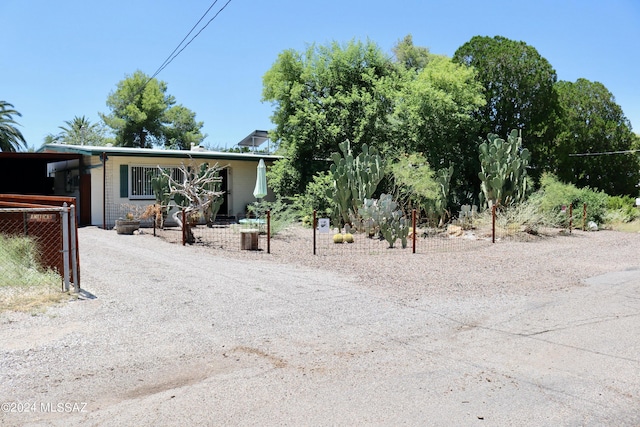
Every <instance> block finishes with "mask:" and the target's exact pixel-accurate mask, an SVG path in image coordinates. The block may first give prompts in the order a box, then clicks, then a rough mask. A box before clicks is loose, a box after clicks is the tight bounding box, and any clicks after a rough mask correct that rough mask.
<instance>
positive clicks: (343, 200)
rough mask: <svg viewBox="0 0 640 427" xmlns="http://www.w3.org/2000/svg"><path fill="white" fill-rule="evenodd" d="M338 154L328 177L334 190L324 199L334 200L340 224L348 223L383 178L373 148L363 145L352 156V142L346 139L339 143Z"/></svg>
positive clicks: (334, 154)
mask: <svg viewBox="0 0 640 427" xmlns="http://www.w3.org/2000/svg"><path fill="white" fill-rule="evenodd" d="M339 148H340V151H342V155H341V154H340V153H333V154H332V155H331V160H333V164H332V165H331V174H332V175H333V184H334V185H333V188H331V189H329V190H328V192H327V196H328V197H331V198H333V199H334V201H335V202H336V205H337V206H338V211H339V214H340V217H341V219H342V221H343V222H344V223H345V224H347V223H349V222H351V217H352V216H357V213H358V209H359V208H360V206H361V205H362V203H363V202H364V200H365V199H367V198H370V197H371V196H372V195H373V193H374V192H375V191H376V188H378V184H379V183H380V181H381V180H382V178H383V177H384V164H383V162H382V158H381V157H380V156H379V155H378V152H377V151H376V150H375V149H374V148H371V149H370V148H369V147H368V146H367V144H362V148H361V152H360V154H358V156H357V157H354V156H353V151H352V150H351V143H350V142H349V141H348V140H347V141H344V142H342V143H340V144H339Z"/></svg>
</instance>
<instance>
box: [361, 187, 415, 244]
mask: <svg viewBox="0 0 640 427" xmlns="http://www.w3.org/2000/svg"><path fill="white" fill-rule="evenodd" d="M397 207H398V205H397V203H396V202H394V201H393V198H392V197H391V195H389V194H381V195H380V199H365V200H364V202H363V204H362V207H361V208H360V214H361V216H362V218H363V220H364V221H371V222H372V223H373V224H374V227H375V229H377V230H378V233H379V234H380V236H382V238H384V239H385V240H386V241H387V243H389V247H390V248H393V247H394V245H395V243H396V241H397V240H398V239H400V241H401V243H402V247H403V248H406V247H407V237H408V236H409V228H410V227H409V222H408V221H407V220H406V218H404V216H403V214H402V211H401V210H397Z"/></svg>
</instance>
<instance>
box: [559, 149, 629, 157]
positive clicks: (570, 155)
mask: <svg viewBox="0 0 640 427" xmlns="http://www.w3.org/2000/svg"><path fill="white" fill-rule="evenodd" d="M639 151H640V150H622V151H603V152H602V153H576V154H569V157H585V156H608V155H612V154H631V153H637V152H639Z"/></svg>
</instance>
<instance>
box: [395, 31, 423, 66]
mask: <svg viewBox="0 0 640 427" xmlns="http://www.w3.org/2000/svg"><path fill="white" fill-rule="evenodd" d="M392 52H393V55H394V56H395V58H396V62H397V63H399V64H402V65H403V66H404V67H405V68H406V69H408V70H417V71H419V70H422V69H423V68H424V67H426V66H427V64H428V63H429V60H430V59H431V57H432V56H433V55H432V54H431V53H430V52H429V49H427V48H426V47H420V46H415V45H414V44H413V36H412V35H411V34H408V35H407V36H405V38H404V39H402V40H401V41H399V42H398V43H397V44H396V45H395V46H394V47H393V49H392Z"/></svg>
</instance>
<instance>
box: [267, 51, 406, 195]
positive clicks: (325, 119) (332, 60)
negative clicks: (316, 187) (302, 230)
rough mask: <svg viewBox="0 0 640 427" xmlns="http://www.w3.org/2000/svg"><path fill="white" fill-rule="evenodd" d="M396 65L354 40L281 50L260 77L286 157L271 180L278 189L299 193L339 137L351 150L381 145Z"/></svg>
mask: <svg viewBox="0 0 640 427" xmlns="http://www.w3.org/2000/svg"><path fill="white" fill-rule="evenodd" d="M396 76H397V68H396V67H395V66H394V65H393V63H392V61H391V59H390V58H389V57H388V56H386V55H384V54H383V53H382V52H381V50H380V48H379V47H378V46H377V45H375V44H374V43H372V42H366V43H362V42H356V41H351V42H349V43H348V44H346V45H340V44H338V43H331V44H330V45H327V46H316V45H313V46H310V47H309V48H308V49H307V51H306V52H305V53H299V52H296V51H294V50H286V51H284V52H282V53H280V55H279V56H278V59H277V60H276V62H275V63H274V64H273V66H272V67H271V69H269V70H268V71H267V72H266V74H265V75H264V77H263V83H264V88H263V100H264V101H268V102H271V103H272V104H273V105H274V107H275V109H274V114H273V116H272V121H273V123H274V124H275V126H276V127H275V129H274V130H273V131H272V133H271V137H272V139H273V140H277V141H279V146H280V151H281V153H282V154H283V155H285V156H286V160H285V161H281V162H279V163H280V165H279V166H278V168H277V170H280V171H282V172H284V173H286V179H275V180H271V184H272V186H274V185H275V186H277V185H278V184H281V186H280V188H275V190H276V191H278V192H280V193H283V195H293V194H296V193H302V192H303V191H304V188H305V186H306V184H307V183H308V182H310V181H311V178H312V176H313V175H314V174H315V173H316V172H317V171H318V170H319V169H322V168H326V167H327V166H328V165H321V166H318V165H317V163H316V161H317V160H321V161H324V160H326V159H327V158H328V157H329V155H330V154H331V153H332V152H334V151H337V150H338V144H340V143H341V142H344V141H346V140H349V141H351V143H352V145H353V147H354V151H356V154H357V150H358V147H360V146H361V144H362V143H367V144H369V145H370V146H372V147H376V148H378V147H383V148H384V147H386V146H387V144H388V141H389V139H390V127H389V117H390V112H391V111H392V109H393V95H392V92H393V85H394V84H395V83H396V82H397V77H396Z"/></svg>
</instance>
